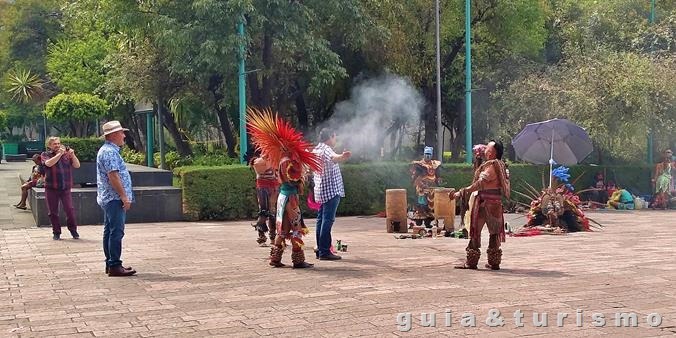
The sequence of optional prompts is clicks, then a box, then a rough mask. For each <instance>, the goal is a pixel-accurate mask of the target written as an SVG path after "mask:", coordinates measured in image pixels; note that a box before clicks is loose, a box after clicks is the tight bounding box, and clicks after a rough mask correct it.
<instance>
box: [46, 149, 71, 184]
mask: <svg viewBox="0 0 676 338" xmlns="http://www.w3.org/2000/svg"><path fill="white" fill-rule="evenodd" d="M56 154H57V153H55V152H53V151H45V152H43V153H42V154H41V155H40V157H41V159H42V163H45V162H47V160H49V159H50V158H52V157H54V156H56ZM44 171H45V188H46V189H54V190H70V188H72V187H73V160H72V159H71V158H70V155H68V154H63V155H61V158H60V159H59V161H58V162H56V163H54V165H53V166H51V167H48V166H47V165H44Z"/></svg>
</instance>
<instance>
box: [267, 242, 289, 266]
mask: <svg viewBox="0 0 676 338" xmlns="http://www.w3.org/2000/svg"><path fill="white" fill-rule="evenodd" d="M282 254H284V247H282V246H277V245H274V246H272V248H270V266H273V267H275V268H281V267H283V266H285V265H284V264H282Z"/></svg>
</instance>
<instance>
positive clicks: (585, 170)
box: [174, 162, 651, 220]
mask: <svg viewBox="0 0 676 338" xmlns="http://www.w3.org/2000/svg"><path fill="white" fill-rule="evenodd" d="M509 168H510V175H511V179H512V190H516V191H521V192H525V191H526V190H527V188H526V183H525V182H528V184H531V185H532V186H534V187H536V188H538V189H539V188H542V182H543V180H544V181H545V184H547V183H548V181H547V180H546V179H543V177H544V178H546V176H547V174H546V173H547V170H548V167H546V166H533V165H524V164H512V165H510V167H509ZM604 170H605V172H606V177H607V179H608V180H613V181H615V182H617V184H619V185H620V186H621V187H624V188H627V189H629V190H630V191H631V192H632V193H634V194H637V195H638V194H647V193H649V192H650V176H649V175H650V170H651V169H650V167H647V166H608V167H600V166H575V167H572V168H571V176H572V178H573V179H575V178H578V176H579V180H578V181H577V182H576V184H575V186H576V190H581V189H584V188H586V187H587V186H588V185H589V184H590V183H591V181H592V177H593V175H594V174H595V173H596V172H597V171H601V172H603V171H604ZM341 171H342V173H343V181H344V182H345V194H346V198H344V199H343V200H342V201H341V203H340V206H339V208H338V214H339V215H343V216H344V215H372V214H375V213H377V212H379V211H383V210H384V209H385V190H386V189H401V188H405V189H407V190H408V197H409V202H413V199H414V196H413V194H414V193H413V191H414V190H413V186H412V184H411V179H410V176H409V174H408V164H407V163H386V162H385V163H372V164H354V165H350V164H347V165H341ZM174 173H175V174H176V175H178V176H179V177H180V178H181V186H182V188H183V207H184V212H185V214H186V216H187V217H188V218H189V219H219V220H230V219H250V218H253V217H254V216H255V214H256V212H257V211H258V209H257V206H256V196H255V189H254V174H253V172H252V171H251V169H249V168H248V167H246V166H243V165H231V166H222V167H181V168H177V169H176V170H174ZM471 175H472V170H471V167H470V166H469V165H465V164H447V165H444V166H443V168H442V175H441V176H442V186H444V187H453V188H460V187H463V186H466V185H467V184H468V183H469V182H470V181H471ZM513 197H514V198H515V199H521V198H520V197H519V196H518V195H517V194H513ZM301 206H302V207H303V209H304V211H305V213H306V215H307V216H308V217H312V213H311V212H308V211H307V208H306V207H305V196H303V198H301Z"/></svg>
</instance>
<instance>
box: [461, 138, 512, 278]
mask: <svg viewBox="0 0 676 338" xmlns="http://www.w3.org/2000/svg"><path fill="white" fill-rule="evenodd" d="M502 152H503V146H502V143H501V142H496V141H493V140H491V141H490V142H489V143H488V145H486V150H485V152H484V158H485V159H486V161H485V162H484V163H483V164H481V166H480V167H479V169H477V170H476V172H475V173H474V179H473V180H472V181H473V182H474V183H472V185H470V186H469V187H466V188H463V189H460V191H458V192H456V193H455V194H454V196H453V197H454V198H460V197H461V196H464V195H466V194H468V193H471V192H473V191H478V192H479V193H478V196H477V200H476V204H475V206H474V208H473V210H472V215H471V225H470V241H469V245H467V249H466V251H467V261H466V262H465V264H463V265H460V266H457V267H456V268H458V269H476V268H477V265H478V263H479V258H480V256H481V251H480V250H479V248H480V247H481V230H482V229H483V226H484V224H486V225H487V226H488V231H489V233H490V239H489V242H488V250H487V251H486V252H487V253H488V264H486V267H487V268H490V269H492V270H499V269H500V263H501V261H502V249H500V243H501V242H504V241H505V227H504V223H505V222H504V219H503V213H502V196H503V195H504V196H505V197H507V198H509V193H510V184H509V178H508V176H507V171H506V168H505V163H504V162H503V161H502Z"/></svg>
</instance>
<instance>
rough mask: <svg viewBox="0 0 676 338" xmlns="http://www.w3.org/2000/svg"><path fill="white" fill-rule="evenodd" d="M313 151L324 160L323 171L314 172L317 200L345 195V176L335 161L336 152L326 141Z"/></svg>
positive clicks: (318, 201) (322, 200)
mask: <svg viewBox="0 0 676 338" xmlns="http://www.w3.org/2000/svg"><path fill="white" fill-rule="evenodd" d="M313 152H314V153H315V154H317V156H319V158H320V159H321V161H322V172H321V173H317V172H315V173H314V174H313V178H314V183H315V190H314V193H315V201H316V202H317V203H325V202H327V201H329V200H330V199H332V198H334V197H336V196H340V197H345V187H343V176H342V174H341V173H340V167H339V166H338V163H335V162H333V157H334V156H337V154H336V152H335V151H333V149H331V147H329V146H328V145H327V144H325V143H321V142H320V143H319V144H317V146H316V147H315V148H314V150H313Z"/></svg>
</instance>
